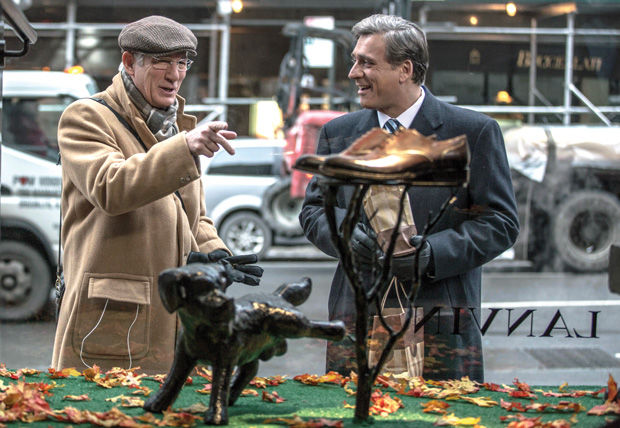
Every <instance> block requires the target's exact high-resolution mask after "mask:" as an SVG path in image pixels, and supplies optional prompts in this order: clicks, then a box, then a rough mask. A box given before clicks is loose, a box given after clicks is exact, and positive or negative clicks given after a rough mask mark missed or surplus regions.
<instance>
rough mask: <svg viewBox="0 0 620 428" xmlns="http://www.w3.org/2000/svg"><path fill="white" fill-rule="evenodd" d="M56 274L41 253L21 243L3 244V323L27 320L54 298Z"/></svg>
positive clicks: (0, 255)
mask: <svg viewBox="0 0 620 428" xmlns="http://www.w3.org/2000/svg"><path fill="white" fill-rule="evenodd" d="M51 285H52V274H51V272H50V269H49V266H48V264H47V262H46V260H45V259H44V258H43V256H42V255H41V253H39V252H38V251H37V250H35V249H34V248H32V247H31V246H29V245H26V244H24V243H22V242H17V241H2V242H0V319H1V320H26V319H29V318H32V317H34V316H35V315H37V314H38V313H39V312H41V310H42V309H43V307H44V306H45V305H46V304H47V302H48V301H49V297H50V288H51Z"/></svg>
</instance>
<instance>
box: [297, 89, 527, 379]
mask: <svg viewBox="0 0 620 428" xmlns="http://www.w3.org/2000/svg"><path fill="white" fill-rule="evenodd" d="M424 90H425V92H426V97H425V99H424V102H423V104H422V107H421V109H420V111H419V112H418V114H417V115H416V117H415V119H414V121H413V123H412V124H411V128H412V129H416V130H418V131H419V132H420V133H421V134H423V135H431V134H435V135H437V138H438V139H439V140H444V139H447V138H452V137H455V136H457V135H461V134H466V135H467V141H468V144H469V149H470V153H471V163H470V180H469V184H468V185H467V187H465V188H460V189H458V191H457V201H456V202H455V203H454V205H453V207H452V208H450V209H449V210H448V211H447V212H445V214H444V215H443V217H442V218H441V220H440V221H439V222H438V223H437V225H436V226H435V227H434V228H433V230H431V231H430V232H429V235H428V237H427V239H428V242H429V243H430V244H431V248H432V254H433V264H434V267H435V272H434V279H433V280H430V279H428V278H424V279H423V281H422V284H421V287H420V290H419V291H418V294H417V296H416V301H415V305H416V306H423V307H424V309H425V312H426V313H429V312H430V311H431V309H432V308H433V307H442V309H441V310H440V311H439V313H440V314H441V316H440V317H436V319H437V320H436V321H433V322H431V323H427V324H425V327H424V329H425V352H426V357H427V358H426V364H425V371H424V375H425V376H427V377H428V378H433V379H439V378H443V379H447V378H460V377H461V376H464V375H469V376H470V378H472V379H476V380H480V381H482V378H483V370H482V348H481V335H480V330H479V328H478V327H477V325H476V323H477V322H480V293H481V272H482V270H481V266H482V265H483V264H484V263H486V262H488V261H490V260H492V259H493V258H495V257H496V256H498V255H499V254H501V253H502V252H504V251H505V250H507V249H508V248H510V247H511V246H512V245H513V244H514V242H515V240H516V238H517V235H518V233H519V223H518V219H517V208H516V202H515V197H514V192H513V188H512V181H511V178H510V170H509V166H508V161H507V158H506V150H505V147H504V140H503V137H502V133H501V130H500V128H499V126H498V124H497V122H495V121H494V120H493V119H491V118H489V117H488V116H486V115H483V114H481V113H477V112H474V111H471V110H467V109H463V108H459V107H456V106H453V105H450V104H448V103H445V102H442V101H440V100H438V99H437V98H435V97H434V96H433V95H432V94H431V93H430V91H429V90H428V89H426V88H424ZM377 126H379V123H378V119H377V112H376V111H375V110H361V111H357V112H354V113H350V114H346V115H344V116H341V117H338V118H336V119H334V120H332V121H330V122H329V123H327V124H326V125H325V126H324V127H323V128H322V130H321V134H320V138H319V142H318V147H317V153H318V154H323V155H329V154H334V153H338V152H341V151H342V150H344V149H345V148H346V147H348V146H349V145H350V144H351V143H352V142H353V141H355V140H356V139H357V138H359V137H360V136H361V135H363V134H364V133H365V132H367V131H368V130H370V129H371V128H373V127H377ZM452 190H453V189H450V188H443V187H412V188H411V189H410V191H409V198H410V201H411V208H412V212H413V216H414V220H415V223H416V226H417V229H418V231H420V232H421V231H422V230H423V229H424V226H425V225H426V223H427V221H428V219H429V215H430V214H431V213H437V212H438V211H439V208H440V206H441V205H442V204H443V203H444V202H445V201H446V199H448V198H449V196H450V195H451V191H452ZM352 191H353V187H352V186H342V187H341V188H340V189H339V190H338V194H337V208H336V218H337V219H338V221H339V222H342V220H343V219H344V214H345V212H346V207H347V204H348V202H349V200H350V198H351V195H352ZM299 218H300V222H301V225H302V227H303V230H304V233H305V235H306V237H307V238H308V239H309V240H310V241H311V242H312V243H313V244H314V245H316V246H317V247H318V248H319V249H320V250H322V251H323V252H324V253H326V254H329V255H331V256H334V257H338V254H337V251H336V248H335V246H334V245H333V243H332V241H331V234H330V231H329V225H328V223H327V220H326V217H325V212H324V208H323V195H322V193H321V189H320V187H319V186H318V184H317V177H314V178H313V179H312V180H311V181H310V183H309V185H308V188H307V190H306V197H305V200H304V205H303V208H302V211H301V214H300V216H299ZM468 308H475V311H473V312H472V311H471V310H469V309H468ZM354 311H355V306H354V301H353V291H352V289H351V287H350V286H349V285H348V280H347V279H346V276H345V274H344V271H343V270H342V268H341V266H340V265H339V266H338V268H337V270H336V273H335V275H334V279H333V282H332V287H331V290H330V295H329V318H330V320H333V319H343V320H345V322H346V321H349V320H351V319H352V314H354ZM473 314H475V317H474V315H473ZM455 318H456V319H457V321H458V322H457V325H456V327H455V326H454V320H455ZM454 333H456V334H454ZM444 345H447V348H446V347H445V346H444ZM428 357H432V358H428ZM329 361H330V355H329V349H328V369H336V370H338V369H341V370H342V371H345V370H347V369H348V368H341V367H338V365H333V364H332V366H331V367H330V363H329ZM347 374H348V373H347Z"/></svg>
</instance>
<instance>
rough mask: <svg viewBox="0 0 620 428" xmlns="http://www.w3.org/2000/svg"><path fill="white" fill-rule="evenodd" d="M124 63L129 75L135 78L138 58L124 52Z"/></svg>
mask: <svg viewBox="0 0 620 428" xmlns="http://www.w3.org/2000/svg"><path fill="white" fill-rule="evenodd" d="M122 61H123V67H125V71H126V72H127V74H129V75H130V76H133V75H134V73H135V71H134V66H135V64H136V57H135V56H134V55H133V54H132V53H131V52H128V51H125V52H123V57H122Z"/></svg>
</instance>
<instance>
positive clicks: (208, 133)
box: [52, 16, 236, 373]
mask: <svg viewBox="0 0 620 428" xmlns="http://www.w3.org/2000/svg"><path fill="white" fill-rule="evenodd" d="M118 43H119V46H120V48H121V50H122V67H121V71H120V72H119V73H118V74H117V75H116V76H115V77H114V78H113V80H112V84H111V85H110V86H109V87H108V88H107V89H106V90H105V91H103V92H101V93H99V94H96V95H95V96H94V97H93V98H95V99H81V100H78V101H76V102H74V103H73V104H71V105H70V106H69V107H68V108H67V109H66V111H65V112H64V113H63V115H62V118H61V120H60V124H59V130H58V143H59V146H60V153H61V158H62V184H63V186H62V200H61V202H62V214H63V221H62V229H61V230H62V245H63V251H64V277H65V281H66V292H65V294H64V297H63V301H62V304H61V305H60V310H59V317H58V327H57V331H56V337H55V343H54V354H53V360H52V365H53V367H55V368H56V369H61V368H64V367H76V368H78V369H80V368H81V369H84V368H86V367H89V366H92V365H94V364H97V365H98V366H99V367H101V368H102V369H109V368H112V367H122V368H129V367H131V366H140V367H141V368H142V370H144V371H146V372H149V373H164V372H167V371H168V369H169V368H170V365H171V363H172V359H173V352H174V346H175V338H176V331H177V320H176V316H175V315H174V314H169V313H167V312H166V310H165V309H164V307H163V306H162V303H161V300H160V298H159V293H158V290H157V277H158V274H159V272H161V271H162V270H164V269H167V268H171V267H178V266H182V265H184V264H185V262H186V260H187V257H188V255H189V253H190V252H191V251H200V252H203V253H208V254H213V252H214V251H215V252H216V254H218V256H222V255H224V256H228V255H229V251H228V249H227V248H226V246H225V245H224V243H223V242H222V240H221V239H220V238H219V237H218V234H217V232H216V230H215V227H214V225H213V222H212V221H211V220H210V219H209V218H207V217H205V205H204V193H203V188H202V184H201V181H200V162H199V160H198V157H199V155H205V156H208V157H211V156H213V154H214V153H215V152H216V151H218V150H219V149H220V147H223V148H224V149H225V150H226V151H227V152H229V153H230V154H231V155H232V154H234V150H233V148H232V147H231V146H230V143H229V141H228V140H230V139H233V138H235V137H236V133H235V132H233V131H229V130H228V129H227V128H228V125H227V124H226V122H210V123H207V124H206V125H203V126H201V127H198V128H196V118H195V117H193V116H189V115H186V114H184V113H183V106H184V100H183V98H181V97H180V96H179V95H177V93H178V91H179V88H180V86H181V83H182V82H183V79H184V78H185V75H186V74H187V72H188V70H189V68H190V66H191V65H192V60H191V59H190V57H191V56H195V55H196V45H197V40H196V37H195V36H194V35H193V34H192V32H191V31H190V30H189V29H188V28H187V27H185V26H183V25H181V24H179V23H177V22H175V21H173V20H171V19H168V18H165V17H161V16H149V17H147V18H144V19H141V20H139V21H136V22H132V23H130V24H128V25H127V26H126V27H125V28H124V29H123V30H122V31H121V33H120V35H119V37H118Z"/></svg>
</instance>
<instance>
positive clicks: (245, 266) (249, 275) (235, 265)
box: [187, 250, 263, 285]
mask: <svg viewBox="0 0 620 428" xmlns="http://www.w3.org/2000/svg"><path fill="white" fill-rule="evenodd" d="M257 261H258V256H256V254H246V255H242V256H229V255H228V253H227V252H226V251H224V250H215V251H211V252H210V253H209V254H205V253H201V252H198V251H191V252H190V253H189V256H187V264H190V263H219V264H221V265H222V266H224V268H225V269H226V276H227V278H228V283H227V284H226V285H230V284H232V283H233V282H242V283H244V284H247V285H258V284H260V278H261V277H262V276H263V268H261V267H260V266H256V265H251V264H250V263H256V262H257Z"/></svg>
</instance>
